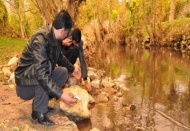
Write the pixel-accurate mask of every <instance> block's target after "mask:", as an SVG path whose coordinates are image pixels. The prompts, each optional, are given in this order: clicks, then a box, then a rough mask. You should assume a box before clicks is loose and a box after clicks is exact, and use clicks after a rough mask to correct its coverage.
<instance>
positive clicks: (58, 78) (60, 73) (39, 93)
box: [16, 67, 69, 113]
mask: <svg viewBox="0 0 190 131" xmlns="http://www.w3.org/2000/svg"><path fill="white" fill-rule="evenodd" d="M51 77H52V79H53V81H54V82H55V83H56V84H57V85H58V87H59V88H63V86H64V84H65V83H66V81H67V80H68V77H69V76H68V71H67V69H66V68H65V67H56V68H55V69H54V70H53V71H52V75H51ZM16 92H17V95H18V96H19V97H20V98H22V99H24V100H31V99H33V98H34V100H33V103H32V110H33V111H37V112H41V113H47V111H48V102H49V99H50V96H49V95H48V94H47V92H46V91H45V90H44V89H43V88H42V87H41V86H40V85H36V86H27V87H21V86H18V85H16Z"/></svg>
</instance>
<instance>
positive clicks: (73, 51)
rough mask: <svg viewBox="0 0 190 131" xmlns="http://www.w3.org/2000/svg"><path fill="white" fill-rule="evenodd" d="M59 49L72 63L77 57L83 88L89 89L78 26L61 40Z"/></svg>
mask: <svg viewBox="0 0 190 131" xmlns="http://www.w3.org/2000/svg"><path fill="white" fill-rule="evenodd" d="M69 41H70V42H69ZM61 51H62V53H63V55H65V57H66V58H67V59H68V60H69V62H70V63H71V64H73V65H74V64H75V63H76V60H77V58H79V61H80V67H81V72H82V77H83V80H84V81H85V88H86V90H87V91H91V90H92V88H91V84H90V83H89V82H88V81H87V66H86V61H85V58H84V53H83V41H82V39H81V31H80V29H79V28H75V29H74V30H73V31H72V32H71V34H70V35H69V37H68V38H66V39H64V40H63V41H62V46H61Z"/></svg>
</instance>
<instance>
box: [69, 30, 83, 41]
mask: <svg viewBox="0 0 190 131" xmlns="http://www.w3.org/2000/svg"><path fill="white" fill-rule="evenodd" d="M71 36H72V40H75V41H76V42H77V43H79V42H80V40H81V31H80V29H79V28H75V29H74V30H73V31H72V32H71Z"/></svg>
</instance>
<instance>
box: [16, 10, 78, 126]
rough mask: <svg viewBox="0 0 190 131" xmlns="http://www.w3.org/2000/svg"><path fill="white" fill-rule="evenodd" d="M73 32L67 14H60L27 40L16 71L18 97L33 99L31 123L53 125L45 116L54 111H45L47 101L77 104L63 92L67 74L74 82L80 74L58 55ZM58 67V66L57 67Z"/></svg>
mask: <svg viewBox="0 0 190 131" xmlns="http://www.w3.org/2000/svg"><path fill="white" fill-rule="evenodd" d="M71 28H72V19H71V17H70V15H69V13H68V12H67V11H65V10H61V11H60V12H59V13H58V14H57V15H56V17H55V19H54V21H53V23H52V24H51V25H46V26H43V27H41V28H39V29H38V30H37V31H36V32H35V33H34V34H33V35H32V36H31V37H30V39H29V40H28V43H27V45H26V47H25V49H24V50H23V52H22V55H21V57H20V61H19V64H18V67H17V68H16V70H15V82H16V92H17V95H18V96H19V97H20V98H22V99H24V100H30V99H33V98H34V99H33V103H32V115H31V116H32V119H33V120H34V121H36V122H38V123H40V124H43V125H54V122H53V121H52V120H50V119H49V118H48V116H47V113H48V112H51V111H53V109H52V108H50V107H48V102H49V100H50V98H56V99H60V100H62V101H64V102H65V103H66V104H69V105H72V104H74V103H75V102H76V99H75V98H74V95H73V94H72V93H70V92H62V88H63V86H64V84H65V83H66V81H67V79H68V76H69V75H68V72H69V73H72V75H73V76H74V77H75V78H76V79H80V78H81V72H80V70H79V69H78V68H75V67H74V66H73V65H72V64H71V63H70V62H69V61H68V60H67V58H66V57H64V55H62V54H61V44H60V43H61V42H60V41H62V40H63V39H65V38H66V37H67V35H68V33H69V31H70V29H71ZM57 65H58V66H57Z"/></svg>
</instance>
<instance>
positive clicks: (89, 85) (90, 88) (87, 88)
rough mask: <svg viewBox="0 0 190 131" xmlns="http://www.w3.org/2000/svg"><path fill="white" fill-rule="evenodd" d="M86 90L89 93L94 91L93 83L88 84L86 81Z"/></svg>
mask: <svg viewBox="0 0 190 131" xmlns="http://www.w3.org/2000/svg"><path fill="white" fill-rule="evenodd" d="M85 88H86V90H87V91H88V92H90V91H92V86H91V83H90V82H88V81H87V80H86V81H85Z"/></svg>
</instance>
